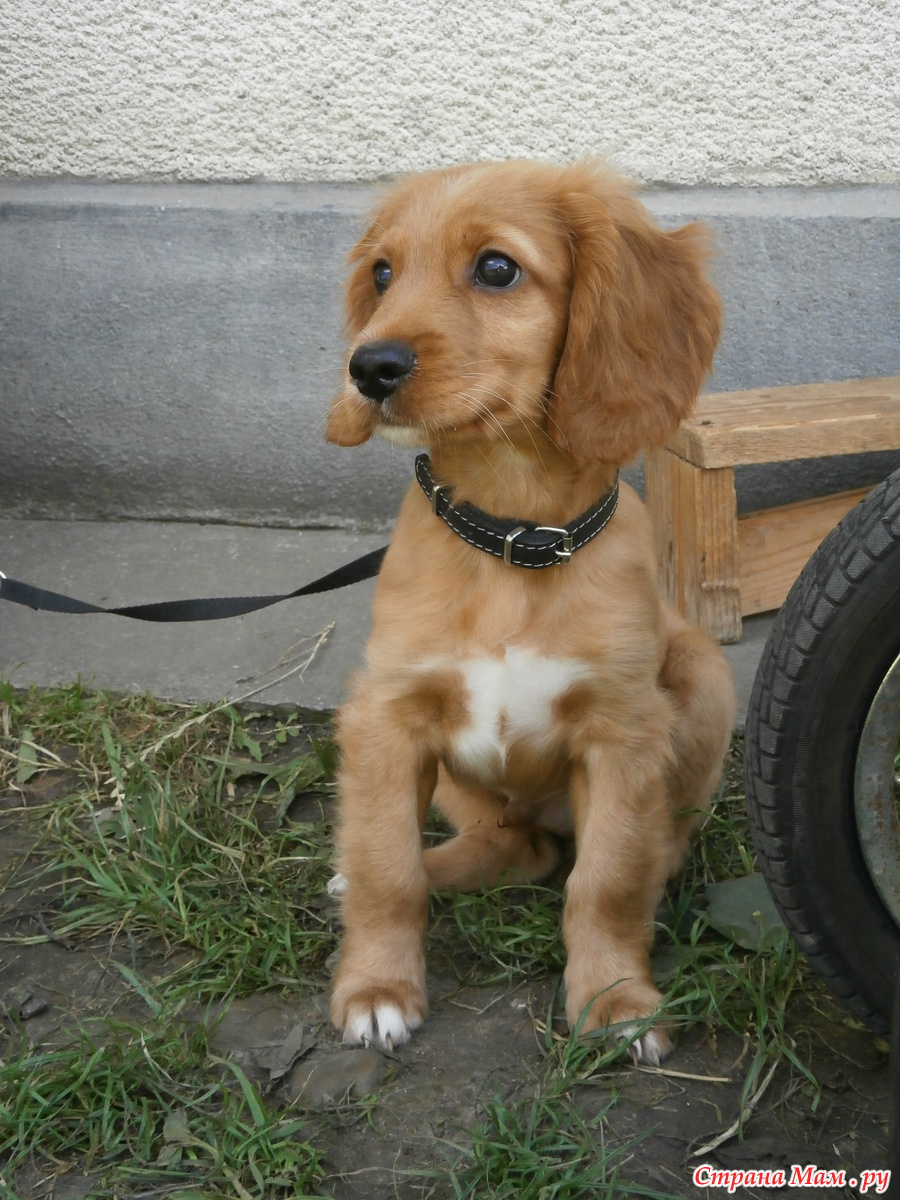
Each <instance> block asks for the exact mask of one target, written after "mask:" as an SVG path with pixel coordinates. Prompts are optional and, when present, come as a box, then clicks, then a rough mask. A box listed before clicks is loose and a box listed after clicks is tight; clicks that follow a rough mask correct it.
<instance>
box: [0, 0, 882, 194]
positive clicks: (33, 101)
mask: <svg viewBox="0 0 900 1200" xmlns="http://www.w3.org/2000/svg"><path fill="white" fill-rule="evenodd" d="M898 63H900V4H898V2H897V0H806V2H803V0H491V2H490V3H487V2H486V0H207V2H205V3H203V2H200V0H164V2H163V0H7V2H6V3H4V4H2V5H0V88H2V94H0V174H3V175H5V176H6V177H7V178H10V177H21V176H38V177H54V176H67V175H68V176H80V177H92V178H100V179H115V180H121V179H132V180H134V179H155V178H167V179H194V180H208V179H259V178H264V179H271V180H309V181H325V180H356V179H360V180H362V179H373V178H378V177H381V176H385V175H394V174H396V173H397V172H399V171H405V170H410V169H420V168H423V167H430V166H434V165H439V164H443V163H447V162H453V161H461V160H465V159H470V158H502V157H508V156H519V155H525V156H534V157H541V158H551V159H567V158H571V157H574V156H578V155H580V154H583V153H586V152H591V153H595V152H598V151H600V152H605V153H611V154H612V156H613V158H614V160H615V161H616V162H618V163H619V165H620V166H622V167H623V168H625V169H626V170H627V171H629V172H630V173H631V174H633V175H634V176H636V177H637V178H640V179H643V180H646V181H651V182H660V183H674V184H745V185H746V184H817V183H859V182H870V183H871V182H879V183H887V182H894V181H896V180H897V179H898V176H900V111H898V88H900V84H898Z"/></svg>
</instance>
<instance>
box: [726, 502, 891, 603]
mask: <svg viewBox="0 0 900 1200" xmlns="http://www.w3.org/2000/svg"><path fill="white" fill-rule="evenodd" d="M869 490H870V489H869V488H857V489H855V490H853V491H849V492H837V493H836V494H835V495H832V496H822V497H819V498H818V499H815V500H799V501H797V502H796V503H794V504H783V505H780V506H779V507H777V508H767V509H763V510H762V511H760V512H754V513H748V514H747V515H746V516H744V517H741V518H739V520H738V549H739V552H738V557H739V560H740V578H741V613H742V615H743V616H745V617H749V616H751V615H752V614H753V613H760V612H770V611H771V610H772V609H776V608H780V607H781V605H782V604H783V603H784V600H785V597H786V596H787V594H788V592H789V591H790V589H791V587H792V585H793V583H794V580H795V579H796V578H797V576H798V575H799V574H800V572H801V571H802V569H803V566H804V564H805V563H806V561H807V559H808V558H809V557H810V555H811V554H812V552H813V551H814V550H815V548H816V547H817V546H818V544H819V543H820V542H821V540H822V538H823V537H825V535H826V534H827V533H829V532H830V531H831V530H832V529H833V528H834V527H835V525H837V523H838V521H840V519H841V518H842V517H843V516H845V515H846V514H847V513H848V512H849V511H850V509H851V508H853V506H854V504H857V503H858V502H859V501H860V500H862V498H863V497H864V496H866V495H868V493H869Z"/></svg>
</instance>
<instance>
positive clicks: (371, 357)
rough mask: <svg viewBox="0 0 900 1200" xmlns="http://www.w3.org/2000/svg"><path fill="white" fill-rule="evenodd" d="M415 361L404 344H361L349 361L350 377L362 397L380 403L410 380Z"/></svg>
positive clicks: (409, 347)
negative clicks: (406, 380)
mask: <svg viewBox="0 0 900 1200" xmlns="http://www.w3.org/2000/svg"><path fill="white" fill-rule="evenodd" d="M417 361H418V360H417V358H416V353H415V351H414V350H413V349H412V347H411V346H407V344H406V342H390V341H376V342H364V343H363V345H362V346H358V347H357V349H356V350H354V352H353V355H352V356H351V358H350V364H349V370H350V378H351V379H352V380H353V382H354V383H355V384H356V386H357V388H358V389H359V391H360V392H362V394H363V395H364V396H366V397H367V398H368V399H369V400H374V401H376V403H378V404H381V403H383V402H384V401H385V400H387V399H389V398H390V397H391V396H392V395H393V394H394V392H395V391H396V390H397V388H398V387H399V386H400V384H401V383H403V381H404V380H405V379H409V377H410V375H412V373H413V371H414V370H415V367H416V362H417Z"/></svg>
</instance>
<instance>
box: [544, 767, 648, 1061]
mask: <svg viewBox="0 0 900 1200" xmlns="http://www.w3.org/2000/svg"><path fill="white" fill-rule="evenodd" d="M570 792H571V800H572V811H573V816H574V818H575V830H576V851H577V853H576V860H575V866H574V868H573V869H572V872H571V874H570V876H569V879H568V882H567V884H566V905H565V911H564V914H563V937H564V939H565V943H566V950H567V965H566V973H565V980H566V1014H567V1016H568V1019H569V1025H570V1027H571V1028H573V1029H574V1028H575V1027H576V1025H577V1024H578V1022H579V1021H580V1022H581V1024H580V1029H581V1031H582V1032H585V1033H587V1032H589V1031H590V1030H593V1029H598V1028H603V1027H605V1026H607V1025H612V1026H616V1027H617V1028H616V1029H614V1031H613V1032H614V1033H615V1034H617V1035H618V1036H621V1037H628V1036H630V1035H631V1033H632V1032H633V1031H634V1029H635V1027H636V1026H637V1025H639V1024H640V1022H642V1021H643V1020H645V1019H646V1018H647V1017H651V1016H653V1015H654V1014H655V1013H656V1011H657V1010H658V1008H659V1004H660V1000H661V996H660V994H659V991H658V990H657V988H656V987H655V985H654V983H653V980H652V978H651V975H650V945H651V942H652V940H653V919H654V914H655V910H656V904H657V901H658V898H659V895H660V892H661V890H662V887H663V884H664V882H665V876H666V863H667V857H666V850H667V844H668V842H669V840H670V839H671V836H672V834H671V818H670V816H669V813H668V807H667V803H666V792H665V787H664V779H663V772H662V769H661V768H660V769H656V768H655V767H654V765H653V764H647V765H646V766H642V765H641V764H640V763H639V762H637V761H636V760H635V758H634V757H630V758H629V757H628V756H627V755H626V754H625V753H624V752H623V750H622V749H621V748H618V747H617V748H613V747H603V748H599V749H596V750H592V751H591V752H589V754H588V755H587V757H586V759H585V761H584V762H582V763H580V764H579V765H577V766H576V767H575V768H573V771H572V777H571V782H570ZM669 1049H670V1040H669V1035H668V1034H667V1033H666V1031H665V1030H664V1029H662V1028H660V1027H659V1026H656V1027H653V1028H651V1029H649V1030H648V1031H647V1032H646V1033H645V1034H643V1035H642V1036H641V1037H640V1038H638V1039H637V1040H636V1041H635V1042H634V1043H633V1044H632V1046H631V1053H632V1056H633V1057H634V1058H635V1059H636V1060H637V1061H638V1062H650V1063H654V1064H656V1063H658V1062H660V1060H661V1059H662V1058H664V1057H665V1055H666V1054H668V1052H669Z"/></svg>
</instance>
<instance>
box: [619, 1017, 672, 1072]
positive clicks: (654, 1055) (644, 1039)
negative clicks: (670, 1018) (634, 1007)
mask: <svg viewBox="0 0 900 1200" xmlns="http://www.w3.org/2000/svg"><path fill="white" fill-rule="evenodd" d="M642 1029H643V1033H641V1032H639V1031H640V1030H642ZM610 1032H611V1033H612V1035H613V1037H614V1038H615V1039H616V1041H618V1042H628V1053H629V1054H630V1055H631V1060H632V1062H634V1063H635V1064H637V1063H646V1064H647V1065H648V1066H650V1067H658V1066H659V1064H660V1063H661V1062H662V1061H663V1059H664V1058H667V1057H668V1055H669V1054H670V1053H671V1051H672V1039H671V1038H670V1037H669V1034H668V1031H667V1030H666V1028H665V1026H662V1025H654V1026H651V1027H650V1028H649V1029H645V1028H644V1022H643V1021H631V1022H626V1024H624V1025H622V1026H620V1027H619V1028H618V1029H612V1030H610ZM635 1035H637V1036H635Z"/></svg>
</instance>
